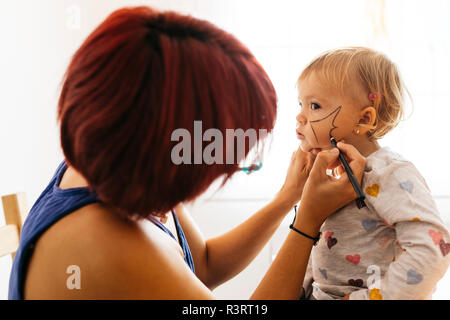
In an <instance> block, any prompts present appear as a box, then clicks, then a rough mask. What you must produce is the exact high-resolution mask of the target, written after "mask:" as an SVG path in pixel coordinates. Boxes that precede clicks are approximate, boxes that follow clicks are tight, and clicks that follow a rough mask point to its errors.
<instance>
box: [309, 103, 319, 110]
mask: <svg viewBox="0 0 450 320" xmlns="http://www.w3.org/2000/svg"><path fill="white" fill-rule="evenodd" d="M320 108H321V106H320V105H318V104H317V103H315V102H313V103H311V109H313V110H318V109H320Z"/></svg>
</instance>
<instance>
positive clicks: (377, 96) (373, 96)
mask: <svg viewBox="0 0 450 320" xmlns="http://www.w3.org/2000/svg"><path fill="white" fill-rule="evenodd" d="M383 97H384V95H383V93H381V92H371V93H369V100H370V101H375V100H378V99H381V98H383Z"/></svg>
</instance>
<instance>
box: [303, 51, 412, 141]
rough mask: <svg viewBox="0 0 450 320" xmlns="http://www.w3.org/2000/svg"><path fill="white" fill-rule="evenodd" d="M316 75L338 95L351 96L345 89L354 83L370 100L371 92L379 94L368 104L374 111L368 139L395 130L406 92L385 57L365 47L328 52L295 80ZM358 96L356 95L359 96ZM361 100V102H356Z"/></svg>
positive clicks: (400, 117)
mask: <svg viewBox="0 0 450 320" xmlns="http://www.w3.org/2000/svg"><path fill="white" fill-rule="evenodd" d="M312 72H316V74H317V75H318V77H320V78H321V79H322V80H323V81H325V83H327V84H331V85H332V87H335V88H337V89H338V90H340V92H341V93H343V94H345V95H347V96H350V97H354V98H355V100H356V101H357V100H358V99H357V97H356V95H355V92H349V91H348V90H347V89H346V88H350V87H351V88H353V86H349V84H350V83H352V84H354V81H357V82H358V84H359V85H360V87H361V88H363V90H365V96H366V98H367V100H369V95H370V93H372V92H379V93H382V96H381V97H377V98H376V99H373V100H372V101H371V106H373V107H374V108H375V109H376V111H377V117H376V121H375V124H374V125H373V126H370V125H364V124H360V125H361V126H365V127H368V128H369V129H370V130H369V132H368V137H369V138H370V139H371V140H375V139H380V138H382V137H383V136H384V135H385V134H386V133H388V132H389V131H391V130H392V129H393V128H395V127H396V126H397V125H398V123H399V122H400V121H401V120H402V118H403V115H404V92H407V93H408V95H409V92H408V90H407V89H406V87H405V86H404V84H403V81H402V79H401V77H400V74H399V71H398V69H397V66H396V65H395V64H394V63H393V62H392V61H391V60H389V59H388V58H387V57H386V56H385V55H384V54H382V53H379V52H377V51H374V50H372V49H369V48H364V47H347V48H341V49H335V50H330V51H326V52H324V53H322V54H321V55H320V56H318V57H317V58H315V59H314V60H313V61H312V62H311V63H310V64H309V65H308V66H307V67H306V68H305V69H304V70H303V71H302V73H301V74H300V77H299V78H298V81H301V80H303V79H305V78H306V77H308V76H309V75H310V74H311V73H312ZM360 94H361V93H359V96H360ZM359 100H361V99H359Z"/></svg>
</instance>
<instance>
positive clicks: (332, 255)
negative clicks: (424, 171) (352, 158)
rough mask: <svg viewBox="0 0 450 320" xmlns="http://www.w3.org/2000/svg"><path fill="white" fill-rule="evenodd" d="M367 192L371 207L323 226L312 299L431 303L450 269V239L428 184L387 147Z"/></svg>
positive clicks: (308, 286) (368, 177)
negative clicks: (420, 300) (433, 295)
mask: <svg viewBox="0 0 450 320" xmlns="http://www.w3.org/2000/svg"><path fill="white" fill-rule="evenodd" d="M361 187H362V188H363V190H364V192H365V195H366V199H365V203H366V204H367V207H365V208H362V209H358V208H357V206H356V203H355V201H353V202H351V203H350V204H348V205H347V206H345V207H344V208H342V209H340V210H339V211H337V212H336V213H334V214H333V215H331V216H330V217H329V218H328V219H327V220H326V221H325V222H324V224H323V225H322V227H321V233H322V236H321V239H320V240H319V241H318V243H317V245H316V246H315V247H313V250H312V252H311V257H310V261H309V264H308V270H307V273H306V275H305V281H304V289H305V293H306V297H307V298H310V299H319V300H322V299H340V298H342V297H344V296H345V295H346V294H349V293H350V296H349V298H350V299H364V300H365V299H367V300H369V299H372V300H381V299H384V300H388V299H430V298H431V294H432V292H433V291H434V288H435V287H436V284H437V282H438V281H439V280H440V279H441V278H442V277H443V276H444V274H445V272H446V271H447V268H448V266H449V264H450V254H449V253H450V236H449V232H448V228H447V226H446V225H445V223H444V222H443V220H442V219H441V217H440V215H439V212H438V210H437V207H436V204H435V202H434V200H433V197H432V195H431V192H430V190H429V188H428V186H427V184H426V182H425V180H424V178H423V177H422V176H421V174H420V173H419V172H418V170H417V169H416V167H415V166H414V165H413V164H412V163H411V162H409V161H407V160H405V159H404V158H403V157H401V156H400V155H398V154H397V153H395V152H393V151H392V150H390V149H389V148H386V147H385V148H380V149H379V150H377V151H376V152H374V153H373V154H371V155H370V156H369V157H368V158H367V164H366V169H365V172H364V176H363V181H362V185H361ZM324 201H326V199H324Z"/></svg>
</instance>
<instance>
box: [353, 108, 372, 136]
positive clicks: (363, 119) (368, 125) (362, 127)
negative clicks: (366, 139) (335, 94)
mask: <svg viewBox="0 0 450 320" xmlns="http://www.w3.org/2000/svg"><path fill="white" fill-rule="evenodd" d="M376 120H377V110H376V109H375V108H374V107H366V108H364V109H363V110H361V113H360V115H359V123H358V129H359V130H358V132H359V134H366V133H367V132H368V131H369V130H371V129H374V128H375V122H376Z"/></svg>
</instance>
